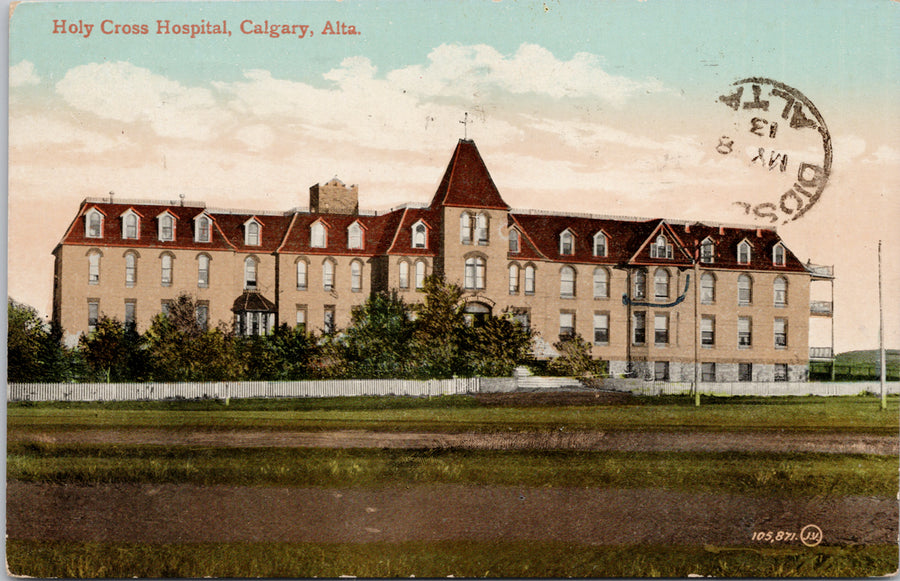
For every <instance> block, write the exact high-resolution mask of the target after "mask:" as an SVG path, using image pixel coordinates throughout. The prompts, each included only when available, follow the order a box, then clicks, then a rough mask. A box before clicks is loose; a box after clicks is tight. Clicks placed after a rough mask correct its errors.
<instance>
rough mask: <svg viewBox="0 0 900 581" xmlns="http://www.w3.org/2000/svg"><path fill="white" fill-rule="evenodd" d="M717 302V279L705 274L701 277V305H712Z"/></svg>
mask: <svg viewBox="0 0 900 581" xmlns="http://www.w3.org/2000/svg"><path fill="white" fill-rule="evenodd" d="M715 302H716V277H715V275H713V274H710V273H708V272H707V273H704V274H703V276H701V277H700V304H702V305H711V304H713V303H715Z"/></svg>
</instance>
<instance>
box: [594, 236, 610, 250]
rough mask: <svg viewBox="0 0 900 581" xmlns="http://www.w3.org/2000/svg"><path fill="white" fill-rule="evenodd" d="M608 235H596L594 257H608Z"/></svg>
mask: <svg viewBox="0 0 900 581" xmlns="http://www.w3.org/2000/svg"><path fill="white" fill-rule="evenodd" d="M606 243H607V239H606V234H604V233H603V232H597V233H596V234H594V256H606Z"/></svg>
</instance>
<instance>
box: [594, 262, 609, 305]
mask: <svg viewBox="0 0 900 581" xmlns="http://www.w3.org/2000/svg"><path fill="white" fill-rule="evenodd" d="M594 298H595V299H608V298H609V272H608V271H607V270H606V269H605V268H599V267H598V268H595V269H594Z"/></svg>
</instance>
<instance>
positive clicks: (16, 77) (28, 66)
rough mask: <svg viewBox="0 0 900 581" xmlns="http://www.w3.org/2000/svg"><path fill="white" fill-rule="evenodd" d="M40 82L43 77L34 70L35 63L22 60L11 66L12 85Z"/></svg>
mask: <svg viewBox="0 0 900 581" xmlns="http://www.w3.org/2000/svg"><path fill="white" fill-rule="evenodd" d="M40 82H41V78H40V77H39V76H38V75H37V73H35V72H34V64H33V63H31V62H30V61H22V62H20V63H19V64H17V65H16V66H14V67H10V68H9V86H10V87H24V86H27V85H37V84H38V83H40Z"/></svg>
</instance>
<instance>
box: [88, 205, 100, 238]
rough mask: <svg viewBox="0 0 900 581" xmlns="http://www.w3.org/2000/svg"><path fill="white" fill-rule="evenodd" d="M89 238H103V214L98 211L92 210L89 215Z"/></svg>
mask: <svg viewBox="0 0 900 581" xmlns="http://www.w3.org/2000/svg"><path fill="white" fill-rule="evenodd" d="M87 237H88V238H102V237H103V214H101V213H100V212H99V211H98V210H96V209H92V210H91V211H90V212H88V215H87Z"/></svg>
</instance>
